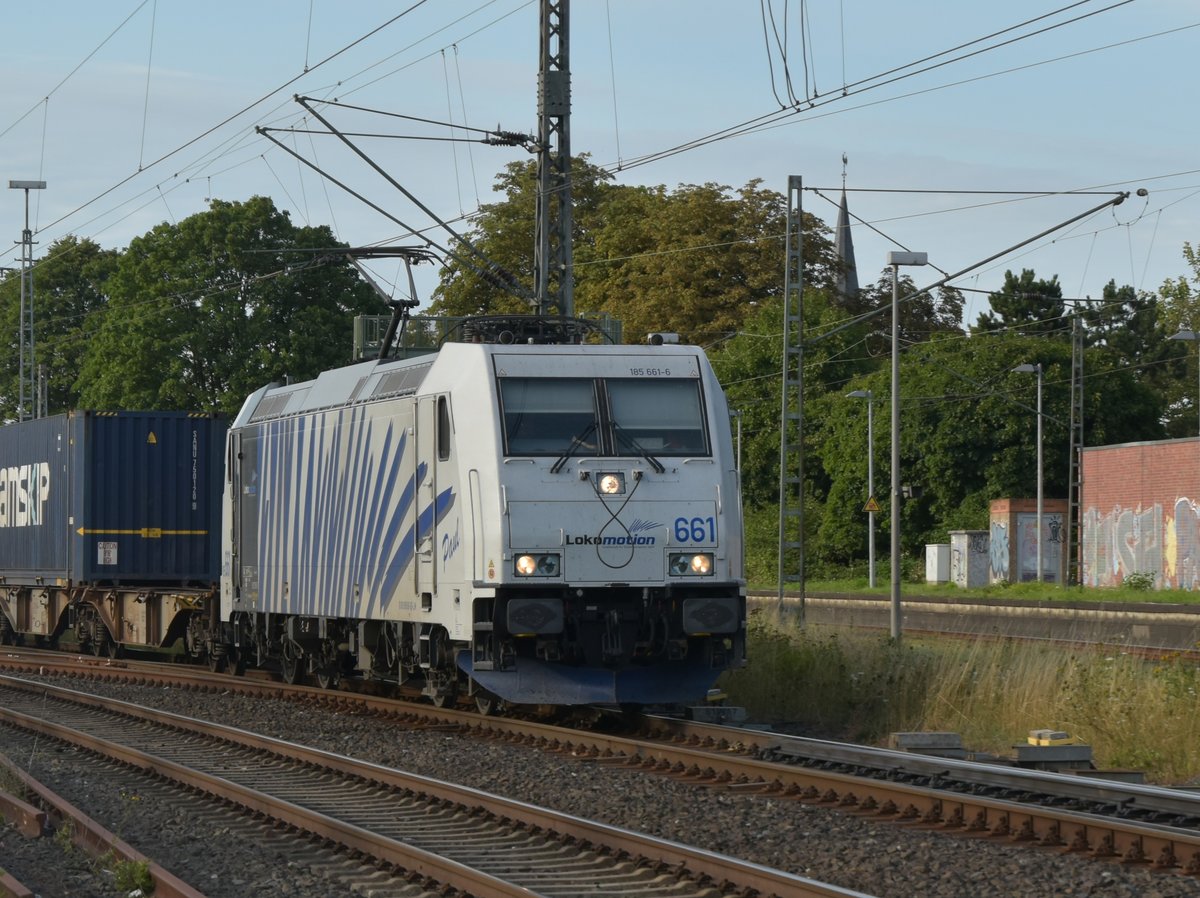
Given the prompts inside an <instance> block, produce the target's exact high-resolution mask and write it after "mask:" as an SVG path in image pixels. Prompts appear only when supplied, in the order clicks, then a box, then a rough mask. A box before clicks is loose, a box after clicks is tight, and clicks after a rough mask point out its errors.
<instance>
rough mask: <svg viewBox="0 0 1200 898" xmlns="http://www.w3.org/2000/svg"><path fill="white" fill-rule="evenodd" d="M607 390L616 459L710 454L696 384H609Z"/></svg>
mask: <svg viewBox="0 0 1200 898" xmlns="http://www.w3.org/2000/svg"><path fill="white" fill-rule="evenodd" d="M606 386H607V389H608V401H609V407H610V411H611V415H612V423H613V431H614V437H615V448H616V454H617V455H642V454H644V453H649V454H651V455H708V454H709V449H708V433H707V431H706V430H705V427H704V407H703V405H702V404H701V402H700V384H699V383H697V382H696V381H693V380H665V379H655V380H645V379H638V380H610V381H608V382H607V384H606Z"/></svg>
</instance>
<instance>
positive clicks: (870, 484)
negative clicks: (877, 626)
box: [846, 390, 875, 589]
mask: <svg viewBox="0 0 1200 898" xmlns="http://www.w3.org/2000/svg"><path fill="white" fill-rule="evenodd" d="M846 398H847V399H865V400H867V496H868V497H869V500H870V502H871V503H872V504H871V505H870V506H869V507H868V508H867V567H868V574H867V576H868V578H869V579H868V585H869V586H870V587H871V589H874V588H875V512H874V511H873V510H872V509H873V508H874V502H875V394H874V393H872V392H871V391H870V390H854V391H853V392H850V393H847V394H846Z"/></svg>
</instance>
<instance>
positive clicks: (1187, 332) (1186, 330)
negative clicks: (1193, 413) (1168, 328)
mask: <svg viewBox="0 0 1200 898" xmlns="http://www.w3.org/2000/svg"><path fill="white" fill-rule="evenodd" d="M1167 339H1168V340H1187V341H1190V342H1192V343H1195V344H1196V345H1197V347H1200V334H1198V333H1196V332H1195V331H1194V330H1192V329H1191V328H1190V327H1181V328H1180V329H1179V333H1177V334H1174V335H1173V336H1170V337H1167ZM1196 379H1197V382H1198V383H1197V393H1196V408H1197V409H1198V410H1200V355H1197V358H1196ZM1197 414H1200V411H1198V412H1197Z"/></svg>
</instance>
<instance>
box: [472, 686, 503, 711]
mask: <svg viewBox="0 0 1200 898" xmlns="http://www.w3.org/2000/svg"><path fill="white" fill-rule="evenodd" d="M503 707H504V699H502V698H500V697H499V696H495V695H492V694H491V693H490V692H483V691H482V690H481V691H479V692H476V693H475V710H477V711H478V712H479V713H480V714H482V715H483V716H484V717H491V716H492V715H493V714H496V713H497V712H499V711H500V710H501V709H502V708H503Z"/></svg>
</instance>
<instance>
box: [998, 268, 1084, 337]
mask: <svg viewBox="0 0 1200 898" xmlns="http://www.w3.org/2000/svg"><path fill="white" fill-rule="evenodd" d="M988 302H989V303H990V304H991V307H992V311H991V312H984V313H982V314H981V315H980V316H979V318H978V320H977V322H976V325H975V329H976V330H979V331H996V330H1000V329H1002V328H1015V329H1017V330H1019V331H1021V332H1022V333H1026V334H1052V333H1059V332H1061V331H1062V329H1063V322H1062V318H1063V312H1064V310H1065V308H1066V306H1065V304H1064V303H1063V295H1062V287H1061V286H1060V285H1059V283H1058V275H1054V276H1053V277H1052V278H1050V280H1048V281H1047V280H1044V279H1042V278H1038V277H1037V276H1036V275H1035V274H1034V273H1033V271H1032V269H1029V268H1026V269H1023V270H1022V271H1021V275H1020V277H1018V276H1017V275H1015V274H1013V273H1012V272H1011V271H1006V272H1004V286H1003V287H1001V288H1000V289H999V290H997V291H996V292H995V293H993V294H991V296H989V297H988Z"/></svg>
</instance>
